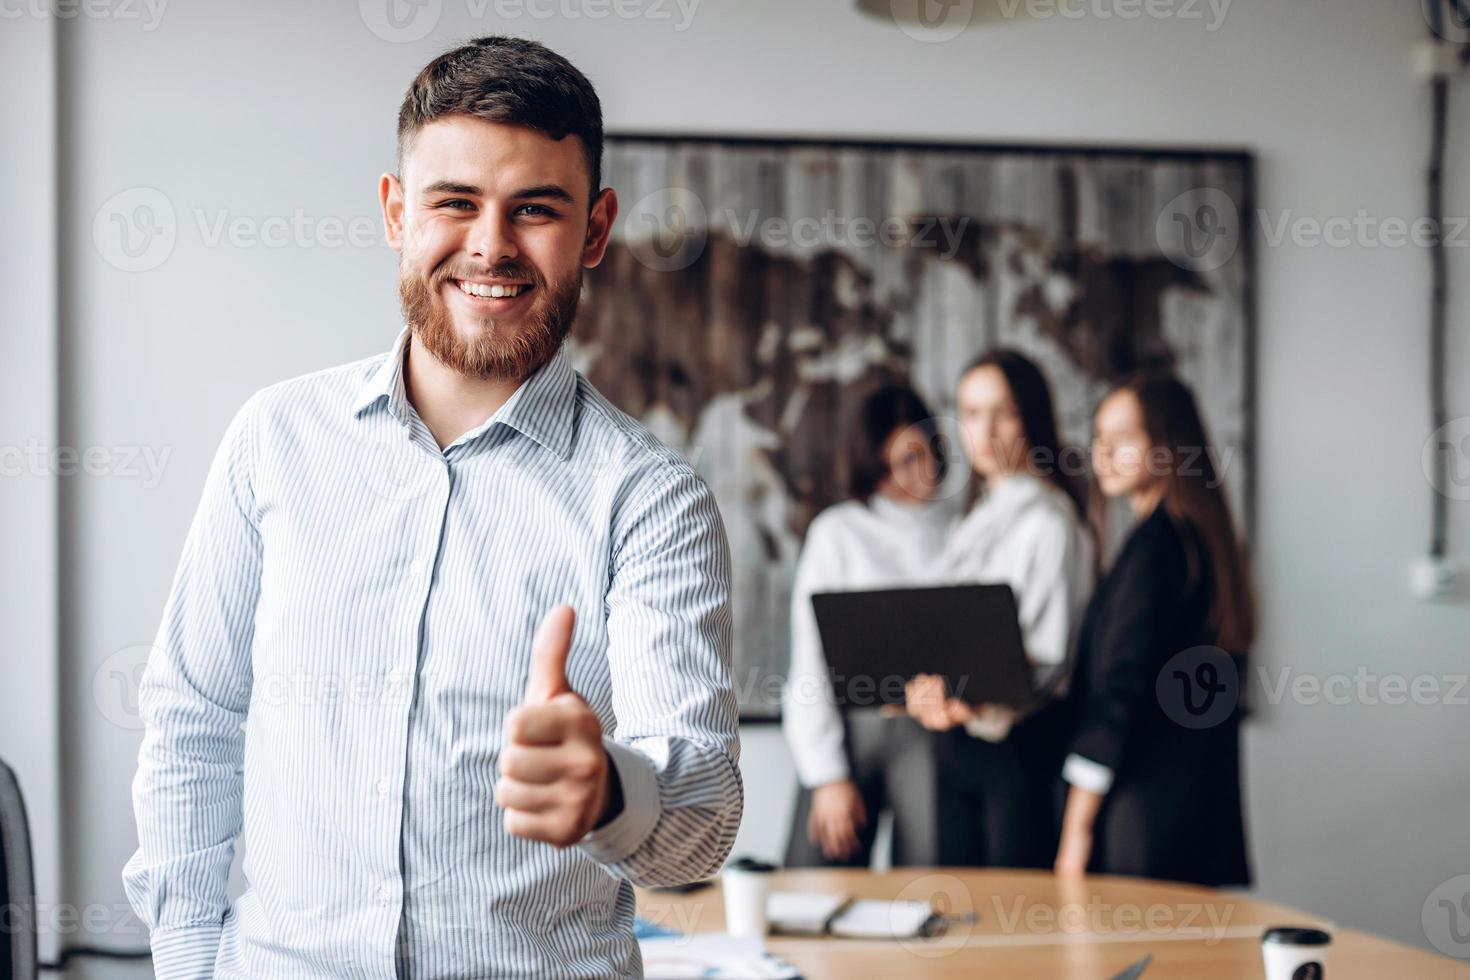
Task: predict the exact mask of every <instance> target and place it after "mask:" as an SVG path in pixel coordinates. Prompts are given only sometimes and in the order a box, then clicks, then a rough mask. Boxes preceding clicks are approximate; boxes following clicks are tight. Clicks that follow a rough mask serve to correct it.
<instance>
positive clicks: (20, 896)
mask: <svg viewBox="0 0 1470 980" xmlns="http://www.w3.org/2000/svg"><path fill="white" fill-rule="evenodd" d="M36 964H37V956H36V876H35V871H34V869H32V867H31V831H30V825H29V824H27V823H26V804H25V799H24V798H23V797H22V796H21V795H20V783H19V782H17V781H16V778H15V770H13V769H11V768H10V767H9V766H7V765H6V764H5V763H4V762H0V980H36V976H37V966H36Z"/></svg>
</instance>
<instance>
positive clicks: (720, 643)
mask: <svg viewBox="0 0 1470 980" xmlns="http://www.w3.org/2000/svg"><path fill="white" fill-rule="evenodd" d="M408 338H409V334H408V331H407V330H406V329H405V330H404V331H403V332H402V333H401V334H400V335H399V338H398V341H397V343H396V344H395V345H394V347H393V349H392V350H391V351H390V352H389V353H387V354H385V355H379V356H377V357H375V358H370V359H368V360H366V361H360V362H357V363H354V364H349V365H346V366H343V367H338V368H333V369H329V370H326V371H322V372H319V373H316V374H311V375H307V376H305V377H301V378H297V379H294V380H291V381H286V382H282V383H280V384H277V385H273V386H271V387H268V388H265V389H263V390H261V391H260V392H258V393H256V394H255V395H254V396H253V397H251V398H250V399H249V401H248V402H247V403H246V404H245V406H244V407H243V408H242V409H241V410H240V412H239V413H238V414H237V415H236V417H235V419H234V421H233V423H232V424H231V425H230V428H229V430H228V432H227V433H226V435H225V438H224V441H223V444H222V445H221V446H220V449H219V451H218V453H217V455H216V456H215V459H214V463H213V466H212V468H211V470H210V473H209V477H208V479H207V481H206V484H205V489H204V495H203V499H202V502H201V503H200V506H199V510H198V512H197V514H196V515H195V517H194V521H193V523H192V525H191V527H190V530H189V534H188V537H187V540H186V542H185V545H184V552H183V557H182V560H181V562H180V565H179V568H178V572H177V575H176V576H175V579H174V582H173V587H172V591H171V593H170V595H169V599H168V604H167V607H166V609H165V611H164V616H163V622H162V625H161V627H160V629H159V633H158V638H157V640H156V643H155V646H154V649H153V651H152V654H151V655H150V657H149V660H148V666H147V670H146V671H145V674H144V677H143V682H142V688H141V692H140V699H139V704H140V706H141V712H142V716H143V720H144V722H145V729H146V730H145V736H144V741H143V748H142V752H141V754H140V756H139V766H138V774H137V777H136V778H135V780H134V783H133V798H134V809H135V811H136V815H137V821H138V837H139V847H138V851H137V853H136V854H135V855H134V856H133V858H132V860H131V861H129V863H128V866H127V868H126V869H125V871H124V882H125V885H126V887H127V892H128V896H129V899H130V901H131V902H132V904H133V906H134V907H135V908H136V910H137V911H138V913H139V915H140V916H141V917H142V918H143V919H144V921H146V922H147V924H148V925H149V927H150V929H151V931H152V946H153V953H154V966H155V970H156V972H157V975H158V977H159V978H160V980H172V978H181V977H188V978H194V977H211V976H217V977H222V978H230V977H252V978H265V977H271V978H274V977H289V978H293V980H295V978H303V977H364V978H366V977H374V978H376V977H409V978H422V977H499V976H535V977H555V976H578V977H587V976H628V975H633V976H636V975H639V974H641V963H640V960H639V957H638V949H637V945H636V943H635V942H634V939H633V931H632V923H633V890H632V885H634V884H673V883H682V882H687V881H692V880H696V879H699V878H702V877H705V876H708V875H710V874H712V873H713V872H714V871H715V870H716V869H717V868H718V867H719V865H720V864H721V862H722V861H723V860H724V859H725V857H726V855H727V854H728V852H729V849H730V846H731V844H732V842H733V840H734V837H735V832H736V829H737V827H738V825H739V822H740V814H741V806H742V794H741V784H740V776H739V771H738V769H737V761H738V756H739V742H738V735H737V729H736V708H735V701H734V695H733V692H732V688H731V682H730V664H729V647H730V630H731V616H730V607H729V577H730V576H729V549H728V545H727V544H726V541H725V533H724V528H723V525H722V524H721V522H720V516H719V512H718V511H717V510H716V507H715V503H714V498H713V496H712V495H711V494H710V492H709V490H708V489H707V488H706V486H705V485H704V483H703V482H702V481H701V480H700V478H699V477H698V476H697V475H696V474H695V473H694V471H693V470H692V469H691V468H690V466H689V465H688V464H687V463H686V462H685V461H684V460H683V459H682V457H680V456H679V455H678V454H676V453H675V452H673V451H672V450H670V449H668V448H666V447H664V446H663V445H661V444H660V443H659V442H658V441H657V440H656V439H654V438H653V437H652V436H651V435H650V434H649V433H648V432H647V431H646V430H645V429H644V428H643V427H642V426H641V425H639V424H638V423H637V422H635V421H634V420H632V419H631V418H629V417H628V416H626V415H624V414H623V413H621V412H619V411H618V410H616V409H615V408H613V407H612V406H611V405H610V404H609V403H608V402H607V401H606V400H605V399H604V398H603V397H602V396H601V395H600V394H598V392H597V391H596V390H595V389H594V388H592V387H591V385H589V384H588V382H587V380H586V379H585V378H584V377H582V376H581V375H580V374H579V373H578V372H576V371H575V370H574V369H573V368H572V366H571V364H570V363H569V362H568V360H567V354H566V352H565V350H563V351H561V352H559V353H558V354H557V355H556V357H555V358H553V359H552V360H551V361H550V362H548V363H547V364H546V366H545V367H543V368H542V369H541V370H540V371H539V372H537V373H536V374H534V375H533V376H532V377H530V378H529V379H528V380H527V381H526V382H525V383H523V384H522V385H521V386H520V388H519V389H518V390H517V391H516V392H515V394H514V395H512V396H511V398H510V399H509V400H508V401H507V402H506V403H505V405H504V406H503V407H502V408H501V409H500V410H499V411H497V412H496V413H495V414H494V415H493V416H492V417H491V418H490V419H488V420H487V421H486V422H485V423H483V424H482V425H480V426H478V427H476V428H474V429H472V430H470V431H469V432H466V433H465V434H464V435H462V436H460V437H459V438H458V439H456V440H455V441H454V442H453V443H452V444H450V445H449V446H447V447H445V448H444V449H442V450H441V449H440V448H439V446H438V444H437V443H436V442H435V440H434V437H433V435H432V434H431V433H430V432H429V430H428V428H427V427H426V426H425V425H424V423H423V421H422V420H421V419H420V418H419V416H418V414H417V413H416V412H415V411H414V409H413V406H412V405H411V404H410V403H409V401H408V398H407V396H406V393H405V388H404V376H403V371H404V357H405V353H406V350H407V344H408ZM563 602H565V603H569V604H571V605H572V606H574V607H575V608H576V610H577V612H578V618H577V624H576V630H575V634H574V636H573V640H572V648H571V655H570V657H569V660H568V667H567V676H568V679H569V681H570V683H571V685H572V687H573V688H574V689H575V690H576V691H577V692H578V693H579V694H580V695H581V696H582V697H583V698H584V699H586V701H587V703H588V704H589V705H590V706H591V707H592V709H593V710H594V711H595V712H596V713H597V715H598V717H599V718H600V719H601V721H602V725H603V730H604V734H605V736H606V739H605V744H606V747H607V750H608V753H609V756H610V758H611V760H612V763H613V767H614V770H615V772H616V774H617V777H618V779H619V780H620V782H621V785H622V795H623V800H624V808H623V810H622V812H621V813H620V814H619V815H618V816H616V817H615V818H614V819H613V820H611V821H610V822H609V823H607V824H606V825H604V826H602V827H600V828H599V829H597V830H594V831H593V832H592V833H590V834H589V835H588V836H587V837H586V838H585V839H584V840H583V841H581V842H580V843H579V844H578V845H577V846H575V847H571V848H567V849H565V850H558V849H556V848H554V847H552V846H550V845H548V844H544V843H540V842H535V841H528V840H523V839H520V838H515V837H511V836H509V835H508V834H506V833H505V831H504V829H503V827H502V811H501V810H499V809H498V808H497V807H496V806H495V801H494V798H493V786H494V783H495V779H496V776H497V768H496V759H497V753H498V751H499V749H500V744H501V729H502V724H503V722H504V719H505V715H506V713H507V712H508V711H510V710H511V709H512V708H514V707H516V705H517V704H519V703H520V700H521V697H522V694H523V692H524V688H525V683H526V677H527V672H528V669H529V665H530V653H531V639H532V635H533V633H534V631H535V629H536V626H537V625H538V624H539V622H540V620H541V618H542V617H543V616H544V615H545V613H546V612H547V611H548V610H550V609H551V608H552V607H553V606H555V605H557V604H558V603H563ZM242 838H243V841H244V851H245V853H244V857H243V871H244V878H245V881H246V886H247V887H246V890H245V891H244V893H243V894H242V895H240V896H239V897H238V898H237V899H235V900H234V901H233V902H231V901H230V899H229V898H228V896H227V894H226V885H227V879H228V874H229V868H230V864H231V860H232V856H233V854H234V851H235V848H236V844H237V841H239V840H241V839H242Z"/></svg>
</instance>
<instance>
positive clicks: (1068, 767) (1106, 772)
mask: <svg viewBox="0 0 1470 980" xmlns="http://www.w3.org/2000/svg"><path fill="white" fill-rule="evenodd" d="M1062 778H1063V779H1065V780H1066V781H1067V782H1069V783H1071V784H1072V785H1073V786H1076V787H1078V788H1079V789H1085V790H1087V791H1088V792H1090V793H1096V794H1097V795H1098V796H1107V795H1108V791H1109V790H1111V789H1112V788H1113V770H1111V769H1109V768H1108V767H1107V766H1105V765H1103V764H1102V763H1101V762H1093V761H1092V760H1091V759H1087V758H1084V757H1083V756H1080V755H1078V754H1077V753H1075V752H1074V753H1072V754H1071V755H1069V756H1067V761H1066V762H1065V763H1063V765H1062Z"/></svg>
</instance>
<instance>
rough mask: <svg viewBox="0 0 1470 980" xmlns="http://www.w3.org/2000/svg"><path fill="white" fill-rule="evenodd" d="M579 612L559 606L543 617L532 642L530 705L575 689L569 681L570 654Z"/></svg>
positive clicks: (529, 683)
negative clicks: (568, 663) (568, 657)
mask: <svg viewBox="0 0 1470 980" xmlns="http://www.w3.org/2000/svg"><path fill="white" fill-rule="evenodd" d="M576 621H577V614H576V612H575V611H574V610H573V609H572V607H571V606H557V607H556V608H554V609H552V610H551V612H549V613H547V614H546V618H545V619H543V620H541V626H540V627H539V628H538V629H537V630H536V638H535V639H534V640H532V641H531V673H530V675H529V676H528V677H527V678H526V697H525V700H524V703H526V704H543V703H545V702H547V701H550V700H551V699H552V698H554V697H556V696H557V695H558V694H568V693H570V692H571V690H572V686H571V684H569V683H567V654H568V653H570V652H571V649H572V626H573V625H574V624H575V623H576Z"/></svg>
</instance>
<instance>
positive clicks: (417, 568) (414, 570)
mask: <svg viewBox="0 0 1470 980" xmlns="http://www.w3.org/2000/svg"><path fill="white" fill-rule="evenodd" d="M423 570H424V563H423V561H422V560H420V559H418V558H415V559H414V560H413V561H411V562H409V563H408V571H409V573H410V574H412V575H417V574H419V573H420V572H422V571H423Z"/></svg>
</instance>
